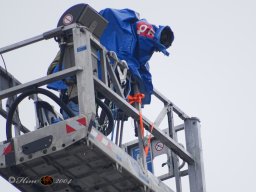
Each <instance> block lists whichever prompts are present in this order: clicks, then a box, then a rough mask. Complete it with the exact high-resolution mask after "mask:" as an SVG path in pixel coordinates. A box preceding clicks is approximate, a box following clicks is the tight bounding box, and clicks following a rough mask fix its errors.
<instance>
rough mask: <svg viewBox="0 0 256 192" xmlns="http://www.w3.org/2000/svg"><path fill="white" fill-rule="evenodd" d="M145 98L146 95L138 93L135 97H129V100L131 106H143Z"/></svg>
mask: <svg viewBox="0 0 256 192" xmlns="http://www.w3.org/2000/svg"><path fill="white" fill-rule="evenodd" d="M144 97H145V95H144V94H142V93H136V94H135V95H133V96H131V95H129V96H128V100H129V103H130V104H133V103H135V102H136V103H139V104H141V103H142V99H143V98H144Z"/></svg>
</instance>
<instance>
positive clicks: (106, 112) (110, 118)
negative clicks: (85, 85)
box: [95, 97, 114, 136]
mask: <svg viewBox="0 0 256 192" xmlns="http://www.w3.org/2000/svg"><path fill="white" fill-rule="evenodd" d="M95 101H96V103H97V104H98V105H99V106H100V107H101V109H102V112H101V115H100V119H99V120H100V122H99V124H104V120H103V119H102V117H103V116H104V117H106V116H107V118H108V126H107V128H106V129H105V130H102V131H103V134H104V135H106V136H108V135H109V134H110V133H111V132H112V131H113V128H114V118H113V114H112V112H111V110H110V109H109V107H108V106H107V105H106V104H105V103H103V102H102V101H101V100H100V99H99V98H97V97H96V98H95Z"/></svg>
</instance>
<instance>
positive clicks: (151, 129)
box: [144, 123, 154, 157]
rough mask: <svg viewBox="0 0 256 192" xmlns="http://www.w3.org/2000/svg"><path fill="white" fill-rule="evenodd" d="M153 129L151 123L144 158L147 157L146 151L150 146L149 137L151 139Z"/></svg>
mask: <svg viewBox="0 0 256 192" xmlns="http://www.w3.org/2000/svg"><path fill="white" fill-rule="evenodd" d="M153 129H154V124H153V123H152V124H151V126H150V135H149V137H148V143H147V146H146V147H145V148H144V151H145V154H146V157H147V156H148V151H149V146H150V143H151V137H152V131H153Z"/></svg>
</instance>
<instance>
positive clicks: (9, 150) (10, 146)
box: [2, 143, 13, 155]
mask: <svg viewBox="0 0 256 192" xmlns="http://www.w3.org/2000/svg"><path fill="white" fill-rule="evenodd" d="M12 151H13V147H12V143H8V144H6V146H5V147H4V149H3V153H2V155H7V154H8V153H10V152H12Z"/></svg>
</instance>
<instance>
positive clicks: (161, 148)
mask: <svg viewBox="0 0 256 192" xmlns="http://www.w3.org/2000/svg"><path fill="white" fill-rule="evenodd" d="M151 149H152V157H153V158H155V157H156V156H158V155H162V154H166V153H167V147H166V146H165V145H164V144H163V143H162V142H161V141H159V140H157V139H154V140H153V141H152V143H151Z"/></svg>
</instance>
